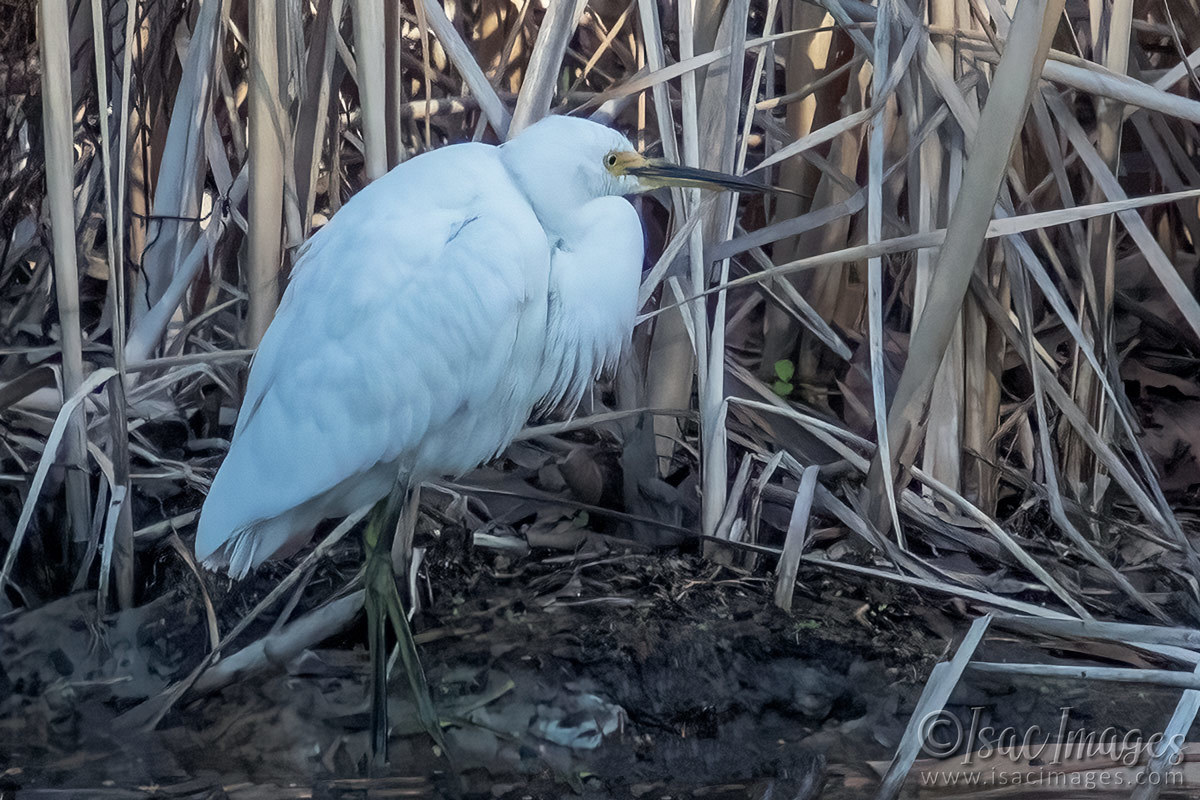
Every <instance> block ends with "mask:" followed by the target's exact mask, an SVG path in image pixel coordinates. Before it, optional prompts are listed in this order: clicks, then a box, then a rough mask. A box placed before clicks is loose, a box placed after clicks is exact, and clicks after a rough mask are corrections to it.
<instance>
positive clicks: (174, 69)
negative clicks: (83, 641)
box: [0, 0, 1200, 677]
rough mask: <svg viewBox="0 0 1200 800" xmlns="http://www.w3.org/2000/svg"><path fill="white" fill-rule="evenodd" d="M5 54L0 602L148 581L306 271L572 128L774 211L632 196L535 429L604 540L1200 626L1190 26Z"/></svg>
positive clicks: (1193, 38) (105, 23) (260, 43)
mask: <svg viewBox="0 0 1200 800" xmlns="http://www.w3.org/2000/svg"><path fill="white" fill-rule="evenodd" d="M0 52H3V54H4V56H3V62H2V63H0V98H2V99H3V103H4V113H5V119H4V124H5V135H4V139H3V145H2V147H3V152H2V154H0V232H2V233H3V242H4V246H3V249H2V251H0V298H2V300H0V551H2V552H4V553H5V558H4V561H3V566H2V568H0V586H3V587H4V600H2V601H0V604H2V603H18V604H35V605H36V604H38V603H40V602H44V601H45V600H47V599H49V598H52V597H55V596H60V595H62V594H64V593H66V592H68V591H70V590H71V589H76V590H79V589H85V588H90V589H94V590H96V591H98V599H99V603H100V607H101V609H103V608H105V607H106V606H109V607H111V605H112V604H113V603H114V602H115V603H117V604H119V605H121V606H127V605H129V604H132V603H135V602H138V601H139V599H145V598H147V597H149V596H152V595H153V594H154V593H155V592H156V591H159V589H158V588H157V587H156V586H155V583H154V573H153V572H151V571H148V570H147V569H146V566H147V565H148V564H151V563H153V559H154V558H155V556H154V553H156V552H157V553H161V552H163V548H164V547H168V543H170V542H174V543H175V545H176V546H175V547H174V548H173V549H171V550H168V551H166V552H168V553H171V555H170V557H171V558H185V559H186V558H188V556H187V550H188V547H186V546H182V545H181V541H186V540H188V537H189V536H190V535H191V533H192V530H193V527H192V526H193V522H194V519H195V514H196V511H197V509H198V508H199V505H200V502H201V500H202V497H203V494H204V491H205V488H206V487H207V485H208V483H209V481H210V480H211V478H212V476H213V474H214V472H215V468H216V466H217V464H219V461H220V454H221V452H222V451H223V448H224V446H225V444H226V441H227V438H228V436H229V435H230V432H231V424H232V421H233V418H234V412H235V410H236V409H237V407H238V405H239V400H240V392H241V388H242V384H243V381H244V376H245V368H246V365H247V363H248V358H249V355H250V353H251V351H252V348H253V346H254V344H255V342H256V341H257V340H258V338H259V337H260V336H261V334H262V332H263V330H264V329H265V327H266V325H267V324H268V323H269V321H270V319H271V315H272V312H273V309H274V308H275V305H276V303H277V302H278V299H279V296H280V290H281V287H282V286H283V285H285V284H286V280H287V274H288V270H289V268H290V266H291V265H292V263H293V258H294V255H295V253H296V250H297V248H298V247H299V245H300V244H301V243H302V242H303V241H304V240H305V238H306V237H307V236H308V235H309V234H310V233H311V232H312V231H313V230H314V229H315V228H316V227H318V226H320V225H321V224H322V223H323V222H324V221H325V220H326V219H328V218H329V216H330V215H332V214H334V213H336V212H337V210H338V209H339V208H340V207H341V205H342V204H343V203H344V202H345V200H346V199H347V198H348V197H349V196H351V195H352V194H353V193H354V192H355V191H356V190H358V189H359V188H361V187H362V186H363V185H365V184H366V183H367V182H369V181H370V180H372V179H373V178H376V177H378V176H379V175H381V174H382V173H384V172H385V171H386V170H387V169H388V168H390V167H391V166H394V165H395V164H397V163H399V162H401V161H403V160H404V159H407V158H411V157H413V156H414V155H416V154H418V153H421V152H423V151H425V150H428V149H431V148H435V147H438V146H441V145H444V144H447V143H451V142H458V141H465V140H471V139H475V140H483V141H488V142H499V141H503V140H504V139H505V138H506V137H507V136H511V135H513V134H514V133H516V132H517V131H519V130H520V129H522V128H523V127H525V126H527V125H528V124H530V123H531V122H533V121H535V120H536V119H538V118H540V117H541V116H543V115H545V114H547V113H570V114H581V115H594V116H596V117H597V118H600V119H602V120H605V121H608V122H610V123H611V124H613V125H615V126H616V127H619V128H621V129H622V130H624V131H626V132H627V133H629V134H630V135H631V138H632V139H633V140H634V141H635V143H637V144H639V145H640V146H643V147H645V148H646V149H647V150H649V151H653V152H656V153H660V154H663V155H665V156H666V157H668V158H671V159H675V160H678V161H679V162H682V163H687V164H693V165H699V166H703V167H707V168H711V169H720V170H724V171H729V172H739V173H743V172H744V173H751V174H755V175H758V176H761V178H762V179H763V180H765V181H769V182H771V183H775V184H778V185H780V186H782V187H785V188H787V189H790V190H792V191H793V192H794V193H795V194H794V195H774V196H768V197H766V198H758V197H755V198H737V197H733V196H728V195H724V196H709V195H704V196H702V195H700V194H699V193H698V192H692V191H686V192H679V191H676V192H674V193H673V194H663V195H661V196H659V197H655V198H643V199H642V200H641V201H639V204H640V207H641V208H642V209H643V212H644V217H645V218H646V220H647V228H648V236H649V244H650V247H649V256H648V264H647V270H646V272H645V279H644V284H643V288H642V292H641V299H642V301H643V302H644V306H643V309H642V312H643V318H642V321H641V323H640V325H639V327H638V330H637V333H636V335H635V341H634V346H633V348H632V355H631V358H629V359H628V360H627V363H626V365H625V367H624V368H623V369H622V371H621V373H620V374H619V375H618V376H617V378H616V380H615V381H614V384H613V386H612V387H611V388H612V391H607V392H603V393H600V394H598V395H597V401H596V403H595V404H594V407H593V408H591V409H589V410H588V411H586V412H585V413H583V414H581V415H580V416H579V417H577V418H576V419H575V420H573V421H571V422H570V423H567V424H557V425H552V426H551V427H548V428H537V429H535V430H533V431H531V432H530V433H529V436H531V437H532V436H540V437H547V436H557V437H559V438H560V440H561V441H562V442H564V443H566V444H565V445H564V447H565V448H567V449H569V445H570V443H571V442H575V441H578V437H579V436H581V435H585V433H586V432H587V431H591V433H590V434H586V435H592V436H596V437H599V440H600V441H603V442H607V443H608V444H609V446H610V447H611V450H612V452H614V453H616V454H618V458H616V459H614V462H615V464H616V466H612V465H610V466H611V469H612V472H613V474H614V475H615V476H616V477H615V478H612V479H613V480H615V481H616V482H617V484H618V485H619V486H620V490H619V492H618V495H619V501H618V502H615V503H610V504H608V508H607V510H609V511H612V510H616V511H619V512H621V514H620V515H618V516H616V517H612V518H608V519H610V521H609V523H606V524H609V525H610V526H613V527H610V530H619V532H620V535H623V536H627V537H632V538H635V539H639V540H641V541H643V542H651V543H659V544H661V543H666V542H671V541H678V540H679V539H680V538H682V539H683V540H684V541H685V542H686V541H688V540H691V539H694V536H695V535H700V536H702V537H703V540H702V541H703V550H704V552H705V554H706V555H708V556H709V557H711V558H713V559H716V560H718V561H721V562H724V563H728V564H734V565H738V566H741V567H746V568H750V569H757V570H760V571H773V572H774V573H775V574H776V575H778V579H777V589H776V602H777V603H778V604H779V605H781V606H783V607H785V608H786V607H789V606H790V605H791V604H792V597H793V591H794V585H795V579H796V575H797V572H798V570H799V568H800V565H801V563H802V562H810V563H816V564H819V565H821V567H822V568H824V569H828V570H831V571H834V572H839V573H844V574H845V575H846V578H847V580H863V579H867V580H889V581H898V582H901V583H904V584H908V585H912V586H915V587H918V588H920V589H922V590H923V591H925V592H928V593H929V594H928V596H930V597H936V598H944V599H946V600H951V599H954V600H956V601H959V602H961V603H963V604H965V605H967V606H970V607H973V608H977V609H980V610H984V609H988V610H997V611H1002V612H1010V613H1018V614H1027V615H1033V616H1036V617H1070V618H1076V619H1080V620H1084V621H1087V620H1091V619H1093V618H1104V619H1110V620H1114V619H1115V620H1128V621H1142V622H1159V623H1173V624H1180V625H1194V624H1196V622H1197V621H1198V620H1200V558H1198V557H1197V550H1196V538H1195V537H1196V533H1197V525H1196V523H1197V514H1196V502H1195V490H1196V487H1197V485H1200V465H1198V464H1197V461H1196V458H1197V452H1198V451H1197V449H1196V446H1195V445H1196V444H1197V443H1198V439H1200V384H1198V383H1197V374H1198V371H1200V370H1198V362H1197V350H1198V343H1200V303H1198V302H1197V299H1196V289H1197V279H1198V275H1197V247H1196V241H1197V237H1198V236H1200V216H1198V213H1197V209H1198V202H1200V154H1198V146H1200V129H1198V128H1197V124H1198V123H1200V100H1198V99H1197V98H1200V76H1198V75H1197V69H1198V68H1200V6H1198V5H1197V4H1196V2H1195V0H1165V2H1164V0H1091V1H1090V2H1084V1H1083V0H1078V2H1076V0H1071V1H1070V2H1065V0H1020V1H1019V2H1008V3H1003V2H1000V1H999V0H928V2H926V3H920V2H907V1H906V0H879V2H878V3H877V4H876V5H871V4H867V3H863V2H860V1H859V0H819V1H818V2H804V1H803V0H697V1H696V2H686V1H685V2H673V1H672V0H661V2H659V1H658V0H630V1H629V2H626V1H625V0H549V2H543V0H446V2H444V3H442V2H437V0H416V3H415V5H414V4H412V3H410V2H399V1H397V2H392V0H349V1H348V2H347V0H254V2H247V1H246V0H225V1H224V2H223V1H222V0H207V2H203V3H201V2H194V1H191V0H179V1H177V2H166V1H165V0H140V1H139V0H127V1H125V2H122V1H120V0H113V1H112V2H110V1H109V0H75V1H74V2H68V0H43V2H41V3H40V4H37V6H36V7H35V4H33V3H31V2H19V1H18V0H0ZM344 255H345V257H346V258H353V257H354V254H353V253H346V254H344ZM381 368H384V367H383V365H381ZM463 368H464V369H469V368H470V366H469V365H464V367H463ZM581 432H585V433H581ZM596 469H599V467H597V468H596ZM572 489H578V486H576V485H575V484H571V485H570V486H569V487H568V489H567V490H566V491H568V492H569V491H571V490H572ZM575 494H576V496H577V499H579V497H578V496H579V495H580V494H581V493H580V492H578V491H576V493H575ZM582 494H584V495H586V494H587V493H586V492H584V493H582ZM485 500H486V498H485ZM529 502H530V503H531V504H532V505H531V507H536V502H535V501H534V500H532V499H531V500H530V501H529ZM583 502H584V503H585V504H586V503H591V504H592V505H591V506H590V507H591V509H592V510H593V511H595V512H598V513H597V514H596V515H594V517H593V518H594V519H597V520H599V519H606V517H605V515H604V512H605V509H600V508H596V507H595V503H596V500H595V499H594V498H592V499H590V500H588V499H587V498H586V497H584V498H583ZM611 519H617V520H618V522H612V521H611ZM681 530H683V531H688V532H690V533H688V534H687V535H681V534H680V531H681ZM176 534H177V535H178V537H180V538H176ZM985 627H986V625H985ZM975 633H976V631H975V630H974V629H973V630H972V635H973V636H974V635H975ZM978 634H979V636H982V630H980V631H979V632H978ZM968 655H969V654H968ZM960 666H961V665H960ZM959 671H960V672H961V669H960V670H959ZM943 677H944V676H943Z"/></svg>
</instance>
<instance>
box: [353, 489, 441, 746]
mask: <svg viewBox="0 0 1200 800" xmlns="http://www.w3.org/2000/svg"><path fill="white" fill-rule="evenodd" d="M407 493H408V489H407V487H406V486H405V485H404V484H397V485H396V486H395V487H394V488H393V489H392V492H391V494H389V495H388V496H387V497H386V498H385V499H383V500H380V501H379V503H378V504H377V505H376V506H375V508H374V509H373V510H372V511H371V516H370V519H369V520H368V522H367V528H366V532H365V533H364V534H363V539H364V541H365V544H366V552H367V564H366V589H367V596H366V607H367V644H368V647H369V648H370V651H371V749H372V752H373V753H374V756H375V760H376V762H377V763H386V761H387V741H388V718H387V647H386V645H387V622H388V621H389V620H390V621H391V626H392V632H393V633H394V634H395V636H396V640H397V643H398V644H399V647H400V660H401V661H402V662H403V664H404V671H405V673H406V674H407V675H408V685H409V687H410V688H411V689H412V693H413V698H414V699H415V701H416V706H417V715H418V717H419V718H420V720H421V725H422V726H423V727H424V728H425V730H426V731H427V732H428V733H429V735H430V736H431V737H432V738H433V740H434V742H436V743H437V745H438V746H439V747H440V748H441V750H442V752H443V753H446V742H445V740H444V739H443V738H442V728H441V725H440V723H439V721H438V717H437V711H436V710H435V709H434V707H433V699H432V698H431V697H430V696H429V685H428V684H427V683H426V682H425V671H424V670H422V669H421V662H420V659H419V658H418V656H417V643H416V642H415V641H414V640H413V635H412V629H411V628H409V626H408V615H407V614H405V613H404V605H403V603H402V602H401V600H400V592H399V591H398V590H397V589H396V578H395V576H394V575H393V573H392V557H391V550H392V538H393V537H394V536H395V533H396V523H397V521H398V520H399V518H400V509H401V507H402V506H403V504H404V498H405V496H406V494H407Z"/></svg>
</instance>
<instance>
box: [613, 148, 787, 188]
mask: <svg viewBox="0 0 1200 800" xmlns="http://www.w3.org/2000/svg"><path fill="white" fill-rule="evenodd" d="M621 155H622V156H624V158H621V159H620V161H619V162H618V163H617V165H616V170H620V171H621V172H624V173H625V174H626V175H632V176H633V177H635V178H637V179H638V183H639V184H641V186H642V187H643V188H644V189H645V190H646V191H649V190H652V189H659V188H663V187H671V186H678V187H680V188H689V189H712V190H715V191H721V190H728V191H734V192H748V193H752V194H762V193H763V192H771V193H779V194H795V192H792V191H790V190H788V189H783V188H780V187H778V186H768V185H766V184H763V183H758V182H757V181H752V180H750V179H749V178H741V177H738V176H736V175H726V174H725V173H723V172H713V171H711V170H707V169H697V168H696V167H682V166H680V165H678V164H672V163H671V162H669V161H664V160H662V159H659V158H646V157H644V156H642V155H639V154H637V153H628V154H626V153H622V154H621ZM616 170H614V171H616Z"/></svg>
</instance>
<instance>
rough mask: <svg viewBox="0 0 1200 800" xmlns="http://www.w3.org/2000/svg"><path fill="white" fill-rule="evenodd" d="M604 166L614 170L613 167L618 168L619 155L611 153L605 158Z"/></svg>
mask: <svg viewBox="0 0 1200 800" xmlns="http://www.w3.org/2000/svg"><path fill="white" fill-rule="evenodd" d="M604 166H605V167H607V168H608V169H612V168H613V167H615V166H617V154H616V153H609V154H608V155H606V156H605V157H604Z"/></svg>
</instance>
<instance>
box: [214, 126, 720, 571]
mask: <svg viewBox="0 0 1200 800" xmlns="http://www.w3.org/2000/svg"><path fill="white" fill-rule="evenodd" d="M666 169H667V168H665V167H663V166H661V165H659V166H654V167H653V168H651V166H650V165H649V162H647V161H646V160H645V159H643V158H642V157H641V156H639V155H637V154H636V153H635V152H634V151H633V147H632V146H631V145H630V143H629V141H628V140H627V139H626V138H625V137H624V136H622V135H620V134H619V133H617V132H616V131H613V130H611V129H609V128H606V127H604V126H602V125H598V124H596V123H592V122H588V121H585V120H581V119H571V118H564V117H551V118H548V119H546V120H543V121H541V122H539V123H537V124H536V125H533V126H531V127H530V128H528V129H527V130H525V131H524V132H523V133H522V134H520V135H519V136H517V137H516V138H515V139H513V140H512V141H510V142H508V143H506V144H504V145H501V146H499V147H494V146H489V145H483V144H460V145H454V146H450V147H445V148H443V149H440V150H436V151H433V152H430V153H426V154H423V155H421V156H418V157H416V158H414V159H412V160H410V161H407V162H405V163H403V164H401V165H400V166H398V167H396V168H395V169H394V170H392V171H391V172H389V173H388V174H387V175H385V176H384V177H382V178H380V179H379V180H378V181H376V182H374V183H373V184H371V185H370V186H368V187H367V188H365V189H363V190H362V191H361V192H360V193H358V194H357V195H356V196H355V197H354V198H353V199H351V200H350V202H348V203H347V204H346V206H345V207H344V208H343V209H342V210H341V211H339V212H338V213H337V214H335V215H334V217H333V219H331V220H330V221H329V223H328V224H327V225H326V226H325V227H324V228H323V229H321V230H320V231H319V232H318V233H317V234H316V235H314V236H313V237H312V239H310V240H309V241H308V242H307V243H306V244H305V246H304V248H303V251H302V254H301V256H300V258H299V259H298V261H297V263H296V267H295V269H294V271H293V275H292V280H291V284H290V285H289V286H288V289H287V291H286V293H285V294H284V297H283V300H282V302H281V303H280V306H279V310H278V312H277V314H276V316H275V319H274V321H273V322H272V323H271V326H270V328H269V329H268V330H267V332H266V335H265V336H264V337H263V340H262V342H261V344H260V345H259V348H258V353H257V355H256V356H255V359H254V362H253V364H252V367H251V370H250V378H249V382H248V385H247V387H246V397H245V400H244V403H243V406H242V410H241V413H240V416H239V418H238V422H237V426H236V429H235V432H234V436H233V441H232V444H231V446H230V449H229V453H228V455H227V457H226V459H225V461H224V463H223V464H222V465H221V468H220V470H219V471H218V473H217V476H216V479H215V480H214V481H213V484H212V488H211V490H210V492H209V495H208V498H207V499H206V501H205V503H204V508H203V511H202V513H201V516H200V523H199V529H198V532H197V535H196V555H197V556H198V557H199V558H200V559H201V560H202V561H203V562H204V563H205V564H206V565H207V566H209V567H212V568H225V569H227V570H228V571H229V573H230V574H231V575H233V576H234V577H242V576H244V575H245V574H246V573H247V572H248V571H249V570H251V569H253V568H255V567H257V566H258V565H259V564H261V563H262V562H263V561H265V560H267V559H269V558H275V557H282V556H284V555H287V554H289V553H290V552H293V551H295V550H296V549H298V548H299V547H302V546H303V545H304V544H305V543H306V542H307V541H308V539H309V538H310V537H311V534H312V529H313V527H314V526H315V525H316V524H317V523H318V522H319V521H320V520H322V519H325V518H327V517H333V516H339V515H345V514H348V513H350V512H352V511H353V510H355V509H357V508H359V507H361V506H363V505H365V504H367V503H370V502H372V501H375V500H378V499H380V498H383V497H384V496H386V495H387V493H388V492H389V490H390V489H391V488H392V486H393V485H394V484H395V482H396V481H397V480H398V479H403V480H407V481H409V482H412V483H417V482H420V481H424V480H430V479H435V478H438V477H442V476H446V475H459V474H461V473H464V472H466V471H467V470H469V469H471V468H473V467H475V466H476V465H478V464H480V463H481V462H483V461H486V460H487V459H489V458H491V457H493V456H494V455H495V454H497V453H498V452H499V451H501V450H502V449H503V448H504V447H505V446H506V445H507V444H508V443H509V442H510V441H511V440H512V437H513V436H514V435H515V434H516V432H517V431H518V430H519V429H520V428H521V426H522V425H523V424H524V423H525V422H526V420H527V419H528V418H529V416H530V414H531V413H532V412H533V411H534V410H536V409H538V408H545V407H550V406H556V405H566V406H574V405H576V404H577V403H578V401H579V399H580V397H581V396H582V394H583V393H584V391H586V389H587V387H588V385H589V384H590V382H591V381H592V379H593V378H594V377H595V376H596V374H597V373H598V372H599V371H600V370H601V369H602V368H604V367H606V366H611V365H612V364H614V363H615V361H616V360H617V358H618V357H619V355H620V353H621V350H622V348H623V346H624V345H625V343H626V342H627V341H628V340H629V336H630V333H631V331H632V328H633V321H634V315H635V312H636V308H635V305H636V297H637V288H638V281H639V278H640V274H641V264H642V259H643V238H642V229H641V225H640V222H639V220H638V217H637V214H636V213H635V211H634V209H633V207H632V206H631V205H630V204H629V202H628V201H627V200H625V199H624V198H623V195H627V194H631V193H634V192H637V191H643V190H645V189H647V188H651V187H652V186H653V185H663V184H666V183H668V182H670V181H669V180H668V178H667V176H666V172H665V170H666ZM639 173H644V174H645V175H646V176H649V175H650V174H651V173H653V181H654V182H653V183H652V182H651V180H650V178H649V177H646V178H644V179H639V177H638V176H639ZM689 175H690V178H689V179H688V180H690V181H691V184H693V185H694V184H695V183H696V181H697V178H696V175H697V173H696V171H694V170H693V171H690V172H689Z"/></svg>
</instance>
